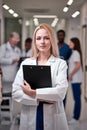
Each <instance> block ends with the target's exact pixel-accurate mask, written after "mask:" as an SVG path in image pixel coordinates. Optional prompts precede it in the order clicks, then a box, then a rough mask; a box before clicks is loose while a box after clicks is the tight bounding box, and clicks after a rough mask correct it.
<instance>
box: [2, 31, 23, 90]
mask: <svg viewBox="0 0 87 130" xmlns="http://www.w3.org/2000/svg"><path fill="white" fill-rule="evenodd" d="M19 41H20V37H19V34H18V33H17V32H12V33H11V34H10V36H9V40H8V42H7V43H5V44H2V45H1V46H0V64H1V68H2V72H3V76H2V83H3V85H2V86H3V92H11V89H12V87H11V86H12V82H13V80H14V78H15V75H16V72H17V69H18V61H19V58H20V56H21V51H20V49H19V48H18V47H17V44H18V42H19Z"/></svg>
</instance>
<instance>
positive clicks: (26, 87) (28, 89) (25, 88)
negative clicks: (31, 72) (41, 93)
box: [22, 80, 36, 97]
mask: <svg viewBox="0 0 87 130" xmlns="http://www.w3.org/2000/svg"><path fill="white" fill-rule="evenodd" d="M22 90H23V92H24V93H25V94H27V95H29V96H31V97H35V96H36V90H33V89H31V86H30V85H29V84H28V83H27V82H26V81H25V80H24V84H23V85H22Z"/></svg>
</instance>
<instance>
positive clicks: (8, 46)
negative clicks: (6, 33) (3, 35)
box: [6, 42, 17, 51]
mask: <svg viewBox="0 0 87 130" xmlns="http://www.w3.org/2000/svg"><path fill="white" fill-rule="evenodd" d="M6 48H7V49H8V50H12V47H11V44H10V43H9V42H7V46H6ZM14 50H15V51H17V47H16V46H15V47H14Z"/></svg>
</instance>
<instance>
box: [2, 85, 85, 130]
mask: <svg viewBox="0 0 87 130" xmlns="http://www.w3.org/2000/svg"><path fill="white" fill-rule="evenodd" d="M14 105H18V104H16V102H15V103H14ZM73 106H74V102H73V97H72V91H71V87H69V88H68V92H67V103H66V108H65V112H66V116H67V120H70V119H71V118H72V116H73ZM20 107H21V106H20V105H18V107H16V108H17V109H16V108H15V109H14V115H16V113H18V112H19V111H20ZM0 130H19V125H18V120H13V122H12V124H9V123H7V124H6V122H5V123H3V124H0ZM69 130H87V100H85V98H84V92H83V89H82V110H81V116H80V120H79V123H77V124H72V125H69Z"/></svg>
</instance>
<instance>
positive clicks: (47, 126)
mask: <svg viewBox="0 0 87 130" xmlns="http://www.w3.org/2000/svg"><path fill="white" fill-rule="evenodd" d="M37 64H38V65H44V66H45V65H48V66H50V67H51V79H52V86H51V87H50V86H49V87H48V88H39V89H36V90H35V89H34V90H33V89H32V88H31V86H30V85H29V84H28V83H27V82H26V81H24V79H23V69H22V67H23V65H37ZM38 80H39V79H38ZM44 82H45V81H44ZM67 86H68V82H67V65H66V62H65V61H64V60H62V59H60V58H59V55H58V47H57V44H56V40H55V34H54V31H53V30H52V28H51V27H50V26H49V25H48V24H45V23H43V24H40V25H39V26H38V27H36V29H35V31H34V34H33V42H32V57H31V58H28V59H26V60H24V61H23V62H22V64H21V66H20V68H19V71H18V72H17V75H16V78H15V80H14V83H13V89H12V95H13V99H14V100H16V101H17V102H20V103H21V104H22V110H21V118H20V130H63V129H65V130H68V126H67V121H66V116H65V112H64V108H63V99H64V97H65V94H66V91H67Z"/></svg>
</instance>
